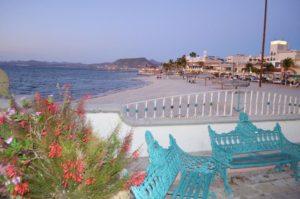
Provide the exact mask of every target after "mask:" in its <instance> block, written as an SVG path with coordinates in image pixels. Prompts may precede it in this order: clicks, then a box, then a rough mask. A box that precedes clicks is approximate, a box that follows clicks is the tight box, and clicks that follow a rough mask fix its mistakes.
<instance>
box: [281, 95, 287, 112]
mask: <svg viewBox="0 0 300 199" xmlns="http://www.w3.org/2000/svg"><path fill="white" fill-rule="evenodd" d="M286 100H287V96H286V95H284V103H283V113H282V114H283V115H285V114H286Z"/></svg>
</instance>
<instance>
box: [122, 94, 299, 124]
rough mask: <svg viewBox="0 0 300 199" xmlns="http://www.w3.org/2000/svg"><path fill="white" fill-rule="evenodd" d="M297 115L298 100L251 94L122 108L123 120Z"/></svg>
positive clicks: (179, 99)
mask: <svg viewBox="0 0 300 199" xmlns="http://www.w3.org/2000/svg"><path fill="white" fill-rule="evenodd" d="M239 111H243V112H246V113H247V114H249V115H256V116H268V115H300V98H299V96H288V95H284V94H279V93H273V92H266V91H252V90H220V91H207V92H200V93H193V94H188V95H176V96H169V97H161V98H156V99H149V100H144V101H138V102H133V103H129V104H125V105H123V116H124V117H125V118H128V119H131V120H132V119H134V120H163V119H193V118H201V117H230V116H234V115H237V114H238V112H239Z"/></svg>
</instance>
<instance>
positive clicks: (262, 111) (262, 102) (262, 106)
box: [260, 92, 266, 115]
mask: <svg viewBox="0 0 300 199" xmlns="http://www.w3.org/2000/svg"><path fill="white" fill-rule="evenodd" d="M265 94H266V93H265V92H263V93H262V100H261V111H260V115H263V114H264V105H265Z"/></svg>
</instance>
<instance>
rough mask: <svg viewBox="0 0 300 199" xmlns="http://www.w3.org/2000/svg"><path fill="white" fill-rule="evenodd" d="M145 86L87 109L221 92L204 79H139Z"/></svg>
mask: <svg viewBox="0 0 300 199" xmlns="http://www.w3.org/2000/svg"><path fill="white" fill-rule="evenodd" d="M139 78H140V79H142V80H143V81H146V82H147V84H146V85H145V86H143V87H140V88H137V89H129V90H124V91H120V92H115V93H108V94H105V95H103V96H99V97H94V98H92V99H90V100H89V102H88V104H87V109H88V110H90V111H92V110H96V111H97V110H100V111H106V110H107V111H108V110H116V111H117V110H118V109H119V108H120V105H121V104H126V103H131V102H136V101H140V100H147V99H153V98H159V97H166V96H173V95H184V94H191V93H197V92H203V91H213V90H221V85H220V84H214V83H213V80H207V81H206V85H205V80H204V79H197V80H196V83H193V84H192V83H189V82H187V80H185V79H183V78H182V77H179V76H169V77H164V78H162V79H156V77H152V76H151V77H144V76H141V77H139ZM224 89H233V87H225V88H224ZM241 89H245V90H260V91H268V92H279V93H281V94H286V95H293V96H300V88H294V87H289V86H284V85H278V84H269V83H264V84H262V87H261V88H259V87H258V83H257V82H251V83H250V86H248V87H246V88H241Z"/></svg>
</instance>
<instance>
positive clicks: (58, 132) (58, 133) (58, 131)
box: [55, 128, 61, 136]
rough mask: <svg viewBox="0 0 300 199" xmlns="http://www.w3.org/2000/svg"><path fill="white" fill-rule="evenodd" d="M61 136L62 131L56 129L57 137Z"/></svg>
mask: <svg viewBox="0 0 300 199" xmlns="http://www.w3.org/2000/svg"><path fill="white" fill-rule="evenodd" d="M60 134H61V130H60V129H59V128H57V129H55V135H56V136H59V135H60Z"/></svg>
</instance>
